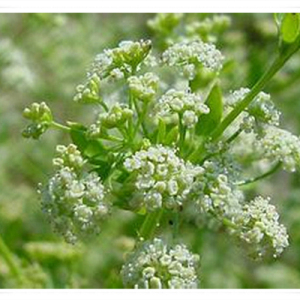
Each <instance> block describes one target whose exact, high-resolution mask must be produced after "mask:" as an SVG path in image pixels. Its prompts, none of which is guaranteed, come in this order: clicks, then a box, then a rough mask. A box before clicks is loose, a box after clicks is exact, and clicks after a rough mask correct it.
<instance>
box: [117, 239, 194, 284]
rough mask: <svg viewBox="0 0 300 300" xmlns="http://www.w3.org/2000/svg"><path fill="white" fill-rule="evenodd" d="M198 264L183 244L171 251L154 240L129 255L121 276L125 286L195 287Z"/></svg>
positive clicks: (162, 243) (160, 241) (159, 240)
mask: <svg viewBox="0 0 300 300" xmlns="http://www.w3.org/2000/svg"><path fill="white" fill-rule="evenodd" d="M198 261H199V256H198V255H194V254H192V253H190V252H189V251H188V249H187V247H186V246H185V245H183V244H179V245H176V246H175V247H173V248H170V247H168V246H167V245H166V244H165V243H164V242H163V241H162V240H161V239H158V238H156V239H154V240H153V241H152V242H151V243H149V242H147V243H145V244H143V245H142V246H141V247H140V248H139V249H137V250H136V251H135V252H133V253H132V254H131V255H130V256H129V259H128V261H127V262H126V264H125V265H124V266H123V268H122V271H121V275H122V277H123V282H124V285H125V286H126V287H135V288H154V289H155V288H156V289H157V288H179V289H180V288H181V289H184V288H197V286H198V278H197V271H196V269H197V265H198Z"/></svg>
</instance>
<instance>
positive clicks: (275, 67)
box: [211, 35, 300, 140]
mask: <svg viewBox="0 0 300 300" xmlns="http://www.w3.org/2000/svg"><path fill="white" fill-rule="evenodd" d="M299 46H300V35H299V37H298V38H297V40H296V41H295V42H294V43H293V44H292V45H289V46H286V48H284V49H282V50H281V52H280V53H279V55H278V56H277V57H276V59H275V60H274V62H273V64H272V65H271V66H270V67H269V69H267V71H266V72H265V73H264V74H263V76H262V77H261V78H260V79H259V80H258V81H257V82H256V84H255V85H254V86H253V87H252V89H251V91H250V93H248V94H247V95H246V97H245V98H244V99H243V100H242V101H241V102H239V103H238V104H237V106H236V107H235V108H234V109H233V110H232V111H231V112H230V113H229V114H228V115H227V116H226V117H225V119H224V120H223V121H222V123H221V124H220V125H219V126H218V127H217V128H216V129H215V130H214V131H213V133H212V136H211V137H212V139H213V140H216V139H217V138H218V137H219V136H221V135H222V133H223V132H224V131H225V129H226V128H227V127H228V126H229V125H230V124H231V123H232V122H233V121H234V120H235V119H236V118H237V116H238V115H239V114H240V113H241V112H242V111H243V110H244V109H245V108H246V107H247V106H248V105H249V104H250V103H251V101H252V100H253V99H254V98H255V97H256V96H257V95H258V93H259V92H260V91H261V90H262V89H263V88H264V87H265V86H266V85H267V84H268V82H269V81H270V80H271V79H272V78H273V77H274V75H275V74H276V73H277V72H278V71H279V70H280V69H281V68H282V67H283V66H284V64H285V63H286V62H287V61H288V60H289V58H290V57H291V56H292V55H293V54H294V53H295V52H296V51H297V50H298V49H299Z"/></svg>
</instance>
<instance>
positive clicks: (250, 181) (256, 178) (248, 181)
mask: <svg viewBox="0 0 300 300" xmlns="http://www.w3.org/2000/svg"><path fill="white" fill-rule="evenodd" d="M281 165H282V163H281V162H278V163H277V164H276V165H275V166H274V167H272V168H271V169H270V170H269V171H268V172H266V173H264V174H262V175H259V176H257V177H254V178H250V179H247V180H244V181H241V182H238V183H237V185H240V186H241V185H247V184H250V183H253V182H256V181H259V180H261V179H263V178H265V177H268V176H270V175H272V174H274V173H275V172H276V171H277V170H278V169H279V168H280V167H281Z"/></svg>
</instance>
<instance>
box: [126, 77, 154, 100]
mask: <svg viewBox="0 0 300 300" xmlns="http://www.w3.org/2000/svg"><path fill="white" fill-rule="evenodd" d="M158 82H159V78H158V76H156V75H155V74H153V73H150V72H149V73H146V74H144V75H141V76H131V77H129V78H128V85H129V89H130V91H131V93H132V95H133V96H134V97H136V98H137V99H139V100H141V101H143V102H149V101H151V100H152V99H153V97H154V96H155V94H156V92H157V89H158Z"/></svg>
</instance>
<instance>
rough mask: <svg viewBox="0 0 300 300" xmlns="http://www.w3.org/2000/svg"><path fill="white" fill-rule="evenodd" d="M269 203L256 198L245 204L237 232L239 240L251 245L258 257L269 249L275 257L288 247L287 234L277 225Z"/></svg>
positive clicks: (277, 221)
mask: <svg viewBox="0 0 300 300" xmlns="http://www.w3.org/2000/svg"><path fill="white" fill-rule="evenodd" d="M269 202H270V198H266V199H264V198H263V197H261V196H258V197H256V198H255V199H254V200H253V201H251V202H250V203H249V204H245V206H244V207H243V211H242V213H241V215H240V219H239V222H238V224H239V225H240V226H239V229H238V231H239V230H240V233H239V234H240V237H241V239H242V240H244V241H246V242H247V243H249V244H251V246H252V247H253V248H254V249H255V252H256V253H257V254H258V255H259V256H262V255H264V254H266V253H267V252H268V251H270V249H271V251H272V252H273V253H274V256H275V257H276V256H278V255H280V254H281V253H282V251H283V250H284V249H285V248H286V247H287V246H288V245H289V242H288V234H287V231H286V228H285V227H284V225H282V224H280V223H279V215H278V213H277V211H276V208H275V206H274V205H271V204H270V203H269ZM240 222H241V224H240Z"/></svg>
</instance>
